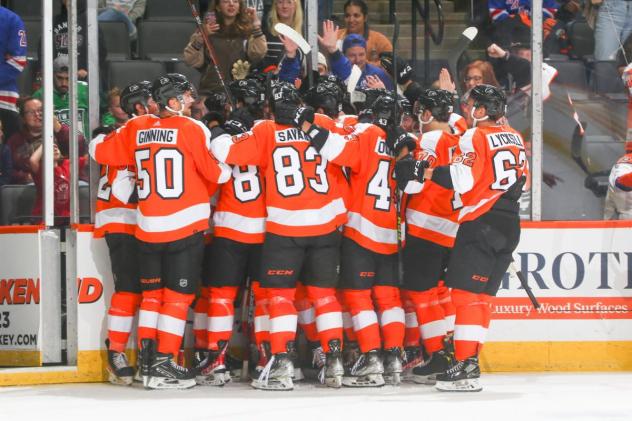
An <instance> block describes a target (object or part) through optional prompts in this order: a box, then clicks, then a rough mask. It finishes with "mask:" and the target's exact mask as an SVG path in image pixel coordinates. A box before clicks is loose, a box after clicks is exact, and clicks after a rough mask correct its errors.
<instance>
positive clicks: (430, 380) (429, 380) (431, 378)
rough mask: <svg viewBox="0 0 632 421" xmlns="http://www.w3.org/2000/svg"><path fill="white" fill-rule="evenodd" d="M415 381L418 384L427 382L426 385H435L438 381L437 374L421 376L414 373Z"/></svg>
mask: <svg viewBox="0 0 632 421" xmlns="http://www.w3.org/2000/svg"><path fill="white" fill-rule="evenodd" d="M412 377H413V382H415V383H417V384H425V385H426V386H434V385H435V384H436V383H437V375H436V374H430V375H428V376H420V375H418V374H413V376H412Z"/></svg>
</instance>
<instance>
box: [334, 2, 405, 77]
mask: <svg viewBox="0 0 632 421" xmlns="http://www.w3.org/2000/svg"><path fill="white" fill-rule="evenodd" d="M344 11H345V28H341V29H339V30H338V39H339V40H340V41H339V42H340V43H342V40H343V39H345V37H346V36H347V35H349V34H358V35H362V37H363V38H364V39H365V40H366V57H367V61H368V62H369V63H371V64H373V65H374V66H380V54H381V53H384V52H387V51H393V44H391V42H390V41H389V40H388V38H386V37H385V36H384V34H382V33H380V32H377V31H373V30H371V29H369V22H368V19H369V7H368V6H367V5H366V3H365V2H364V0H347V2H346V3H345V6H344Z"/></svg>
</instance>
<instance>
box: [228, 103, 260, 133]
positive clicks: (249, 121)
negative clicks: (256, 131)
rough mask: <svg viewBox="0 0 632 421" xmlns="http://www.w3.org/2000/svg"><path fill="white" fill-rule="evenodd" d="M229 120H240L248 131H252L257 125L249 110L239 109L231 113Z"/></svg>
mask: <svg viewBox="0 0 632 421" xmlns="http://www.w3.org/2000/svg"><path fill="white" fill-rule="evenodd" d="M228 119H229V120H238V121H239V122H241V123H242V124H243V125H244V126H246V130H250V129H251V128H252V126H254V124H255V118H254V117H253V116H252V114H250V111H248V109H247V108H244V107H242V108H237V109H236V110H235V111H233V112H232V113H230V115H229V116H228Z"/></svg>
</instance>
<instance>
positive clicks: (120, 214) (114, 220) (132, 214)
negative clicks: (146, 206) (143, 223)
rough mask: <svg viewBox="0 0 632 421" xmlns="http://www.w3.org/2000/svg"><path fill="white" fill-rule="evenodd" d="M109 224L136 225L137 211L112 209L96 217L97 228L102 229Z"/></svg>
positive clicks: (103, 211)
mask: <svg viewBox="0 0 632 421" xmlns="http://www.w3.org/2000/svg"><path fill="white" fill-rule="evenodd" d="M107 224H127V225H136V209H129V208H110V209H104V210H101V211H99V212H97V213H96V214H95V215H94V227H95V228H101V227H103V226H105V225H107Z"/></svg>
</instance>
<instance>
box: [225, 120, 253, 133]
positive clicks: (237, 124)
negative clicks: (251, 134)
mask: <svg viewBox="0 0 632 421" xmlns="http://www.w3.org/2000/svg"><path fill="white" fill-rule="evenodd" d="M222 128H223V129H224V130H225V131H226V133H228V134H229V135H231V136H235V135H238V134H242V133H246V132H247V131H248V128H247V127H246V125H245V124H244V123H242V122H241V121H239V120H228V121H227V122H226V123H224V125H223V126H222Z"/></svg>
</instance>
